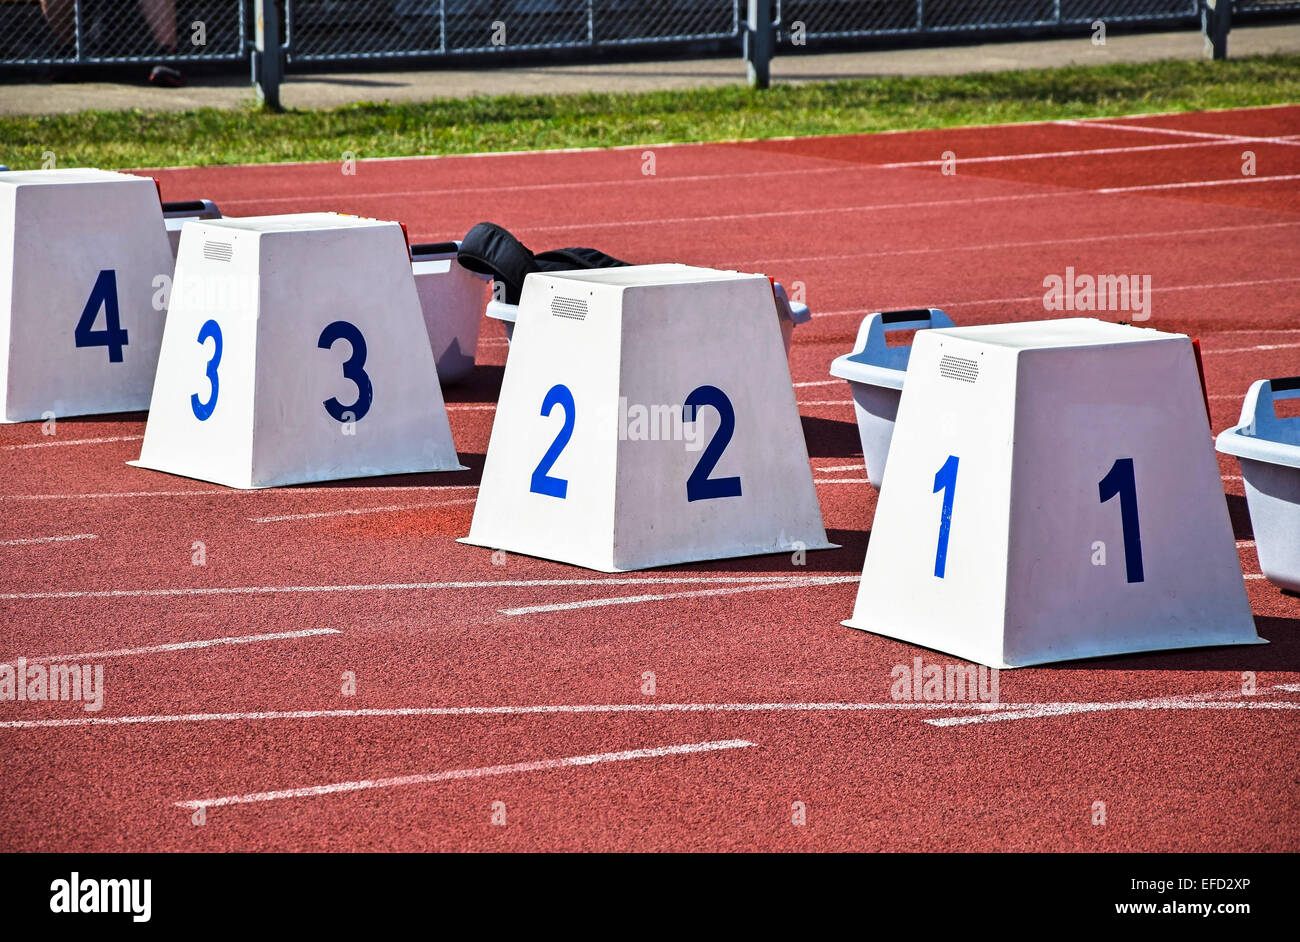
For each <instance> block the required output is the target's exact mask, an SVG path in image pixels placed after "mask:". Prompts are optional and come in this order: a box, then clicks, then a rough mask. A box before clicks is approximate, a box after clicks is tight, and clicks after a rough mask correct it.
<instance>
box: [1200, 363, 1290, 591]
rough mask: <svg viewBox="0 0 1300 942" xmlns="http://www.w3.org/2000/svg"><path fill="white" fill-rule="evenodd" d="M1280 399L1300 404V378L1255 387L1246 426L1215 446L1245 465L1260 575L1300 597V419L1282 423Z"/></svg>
mask: <svg viewBox="0 0 1300 942" xmlns="http://www.w3.org/2000/svg"><path fill="white" fill-rule="evenodd" d="M1279 399H1300V376H1290V377H1287V378H1285V379H1261V380H1256V381H1255V382H1254V383H1252V384H1251V387H1250V391H1249V392H1247V393H1246V401H1245V402H1244V403H1243V404H1242V407H1241V420H1240V422H1239V423H1238V424H1237V425H1235V426H1233V427H1232V428H1230V429H1225V430H1224V431H1222V432H1220V433H1219V437H1218V439H1216V441H1215V445H1216V447H1217V448H1218V450H1219V451H1221V452H1223V453H1224V454H1225V455H1234V456H1236V457H1237V459H1238V460H1239V461H1240V462H1241V479H1242V483H1243V484H1245V487H1246V507H1247V508H1248V509H1249V510H1250V526H1251V529H1252V530H1253V531H1254V532H1255V552H1256V554H1257V555H1258V556H1259V568H1260V570H1261V571H1262V572H1263V573H1264V575H1265V577H1267V578H1268V580H1269V581H1270V582H1272V583H1273V584H1274V585H1277V586H1280V587H1282V588H1283V589H1290V590H1291V591H1292V592H1300V417H1293V418H1279V417H1278V414H1277V409H1276V406H1275V403H1276V402H1277V401H1278V400H1279Z"/></svg>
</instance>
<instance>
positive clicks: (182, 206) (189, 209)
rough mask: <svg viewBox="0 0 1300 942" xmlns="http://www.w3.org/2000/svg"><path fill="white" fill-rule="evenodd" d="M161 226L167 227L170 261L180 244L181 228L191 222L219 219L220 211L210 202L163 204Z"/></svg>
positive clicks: (194, 201)
mask: <svg viewBox="0 0 1300 942" xmlns="http://www.w3.org/2000/svg"><path fill="white" fill-rule="evenodd" d="M162 210H163V224H164V225H165V226H166V227H167V242H168V244H170V245H171V247H172V260H173V261H175V259H176V250H177V249H178V248H180V244H181V227H182V226H184V225H185V224H186V223H187V222H189V221H191V220H198V219H220V218H221V210H219V209H217V204H216V203H214V202H212V200H182V201H180V202H175V203H163V204H162Z"/></svg>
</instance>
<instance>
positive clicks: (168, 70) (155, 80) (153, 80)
mask: <svg viewBox="0 0 1300 942" xmlns="http://www.w3.org/2000/svg"><path fill="white" fill-rule="evenodd" d="M149 84H150V85H156V86H158V87H160V88H180V87H182V86H183V85H184V84H185V76H184V75H182V74H181V72H180V70H179V69H173V68H172V67H171V66H169V65H156V66H154V67H153V71H152V72H150V73H149Z"/></svg>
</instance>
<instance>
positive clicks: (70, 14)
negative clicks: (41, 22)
mask: <svg viewBox="0 0 1300 942" xmlns="http://www.w3.org/2000/svg"><path fill="white" fill-rule="evenodd" d="M41 12H42V13H44V14H45V20H46V22H47V23H49V24H50V30H51V32H53V33H54V38H55V39H57V40H58V41H59V44H60V45H63V46H71V45H72V44H73V43H75V42H76V41H77V11H76V9H75V8H74V5H73V0H41Z"/></svg>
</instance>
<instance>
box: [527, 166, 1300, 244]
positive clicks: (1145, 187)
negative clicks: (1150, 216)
mask: <svg viewBox="0 0 1300 942" xmlns="http://www.w3.org/2000/svg"><path fill="white" fill-rule="evenodd" d="M1296 179H1300V174H1282V175H1278V176H1268V177H1226V178H1222V179H1218V180H1194V181H1188V182H1186V183H1172V184H1171V183H1143V184H1139V185H1136V186H1110V187H1100V188H1086V187H1081V188H1071V189H1061V190H1050V191H1046V192H1034V193H1005V194H1002V195H999V196H968V197H960V198H955V199H946V200H911V201H909V202H903V203H868V204H865V205H858V206H810V207H806V208H804V209H774V210H766V211H762V212H750V213H717V214H714V215H711V216H665V217H659V218H654V219H624V220H617V221H611V220H594V221H586V222H583V221H576V222H567V223H557V224H555V225H549V226H520V227H519V228H518V229H517V230H516V231H517V232H574V231H583V232H586V231H589V230H592V229H625V228H632V227H644V226H661V225H674V226H678V225H683V224H694V225H699V224H700V223H712V222H731V221H734V220H739V219H781V218H786V217H791V216H813V215H816V216H825V215H828V214H831V213H873V212H881V211H884V210H890V209H905V210H916V209H922V208H937V207H945V206H974V205H978V204H981V203H1009V202H1017V201H1020V200H1041V199H1062V198H1071V197H1092V196H1097V195H1103V196H1109V195H1115V194H1119V193H1141V192H1144V191H1149V190H1150V191H1154V190H1167V189H1170V188H1172V187H1208V186H1231V185H1236V184H1242V183H1270V182H1280V181H1284V180H1296Z"/></svg>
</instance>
